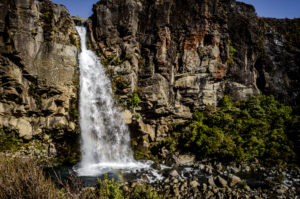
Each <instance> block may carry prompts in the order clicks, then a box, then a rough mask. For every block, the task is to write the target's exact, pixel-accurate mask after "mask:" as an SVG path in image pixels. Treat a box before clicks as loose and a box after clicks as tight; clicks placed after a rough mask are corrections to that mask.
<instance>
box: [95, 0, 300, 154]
mask: <svg viewBox="0 0 300 199" xmlns="http://www.w3.org/2000/svg"><path fill="white" fill-rule="evenodd" d="M93 10H94V14H93V15H92V16H91V18H90V19H91V21H92V22H91V23H90V30H91V32H92V34H91V38H92V39H91V44H92V47H93V48H94V49H95V50H96V51H97V52H98V54H99V56H101V58H102V62H103V64H104V65H105V66H106V67H107V71H108V74H109V75H110V76H111V78H112V79H113V86H114V87H115V90H116V96H117V98H118V99H119V102H120V103H121V104H123V105H124V107H127V108H128V107H132V99H131V97H132V96H134V93H137V94H138V95H139V97H140V98H141V101H142V102H141V103H140V104H139V107H136V108H134V109H135V110H134V111H132V112H135V111H136V112H137V113H134V115H133V119H134V120H133V124H131V125H133V127H134V128H133V129H134V130H137V129H138V131H139V135H142V136H143V135H145V136H144V138H147V139H148V138H149V139H150V140H152V141H154V140H156V141H159V140H160V139H161V138H163V137H165V136H166V132H167V131H168V125H169V124H171V123H174V122H178V121H182V120H186V119H189V118H191V116H192V113H193V112H194V111H195V110H198V109H204V108H205V107H206V108H213V107H214V106H216V105H217V104H218V101H219V100H220V99H221V98H223V96H224V95H230V96H232V97H233V99H234V100H243V99H247V98H248V97H249V96H252V95H256V94H259V93H265V94H272V95H274V96H275V97H276V98H277V99H279V100H281V101H283V102H285V103H289V104H296V102H297V100H299V89H298V88H299V65H300V62H299V56H300V49H299V19H295V20H275V19H274V20H273V19H263V18H258V17H257V16H256V13H255V9H254V7H253V6H251V5H247V4H244V3H240V2H236V1H235V0H213V1H208V0H201V1H198V0H188V1H186V0H151V1H145V0H126V1H124V0H101V1H100V2H98V3H97V4H96V5H94V8H93ZM126 115H127V117H129V118H130V117H131V115H130V114H129V113H128V111H127V114H126ZM128 122H131V121H130V120H128ZM141 133H142V134H141ZM147 139H143V140H147ZM143 146H144V147H146V148H147V143H144V144H143Z"/></svg>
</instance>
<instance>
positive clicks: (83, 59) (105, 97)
mask: <svg viewBox="0 0 300 199" xmlns="http://www.w3.org/2000/svg"><path fill="white" fill-rule="evenodd" d="M76 29H77V31H78V33H79V35H80V38H81V53H80V55H79V62H80V63H79V64H80V126H81V138H82V142H81V153H82V160H81V162H80V164H79V168H78V169H77V173H78V174H79V175H80V176H95V175H99V174H102V173H105V172H107V171H109V170H110V169H128V168H140V167H145V165H144V166H143V164H141V163H138V162H136V161H135V160H134V158H133V155H132V151H131V149H130V136H129V131H128V128H127V126H126V124H125V122H124V119H123V116H122V114H121V111H120V110H119V109H118V108H117V107H116V106H115V104H114V100H113V97H112V88H111V82H110V80H109V78H108V77H106V74H105V69H104V68H103V66H102V65H101V62H100V60H99V58H98V57H97V56H96V54H95V53H93V52H92V51H90V50H88V49H87V47H86V28H85V27H76ZM146 167H148V166H146Z"/></svg>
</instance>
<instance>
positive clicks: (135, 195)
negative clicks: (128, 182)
mask: <svg viewBox="0 0 300 199" xmlns="http://www.w3.org/2000/svg"><path fill="white" fill-rule="evenodd" d="M130 198H131V199H159V198H162V197H161V196H160V195H159V194H158V193H157V192H156V191H154V190H153V189H152V188H150V187H147V186H146V185H144V184H143V185H139V186H136V187H134V188H133V190H132V193H131V194H130Z"/></svg>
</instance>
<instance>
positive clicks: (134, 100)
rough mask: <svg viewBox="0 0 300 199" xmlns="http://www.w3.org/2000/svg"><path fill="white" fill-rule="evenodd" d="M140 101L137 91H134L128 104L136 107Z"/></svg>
mask: <svg viewBox="0 0 300 199" xmlns="http://www.w3.org/2000/svg"><path fill="white" fill-rule="evenodd" d="M141 102H142V100H141V99H140V97H139V95H138V93H137V92H134V93H133V95H132V98H131V99H130V100H129V105H130V106H131V107H137V106H138V105H139V104H140V103H141Z"/></svg>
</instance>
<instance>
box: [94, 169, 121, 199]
mask: <svg viewBox="0 0 300 199" xmlns="http://www.w3.org/2000/svg"><path fill="white" fill-rule="evenodd" d="M97 186H98V187H99V189H98V190H97V191H98V195H99V198H101V199H123V198H124V196H123V192H122V190H121V189H120V186H119V183H118V182H115V181H114V179H111V180H109V179H108V177H107V175H105V177H104V179H103V180H100V179H98V185H97Z"/></svg>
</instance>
